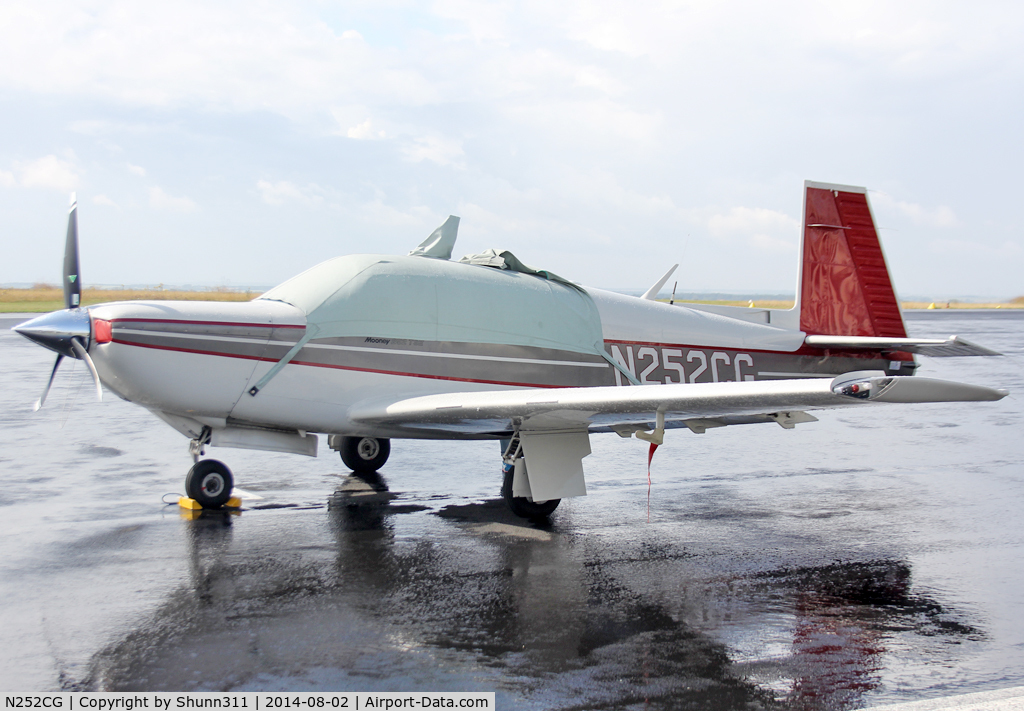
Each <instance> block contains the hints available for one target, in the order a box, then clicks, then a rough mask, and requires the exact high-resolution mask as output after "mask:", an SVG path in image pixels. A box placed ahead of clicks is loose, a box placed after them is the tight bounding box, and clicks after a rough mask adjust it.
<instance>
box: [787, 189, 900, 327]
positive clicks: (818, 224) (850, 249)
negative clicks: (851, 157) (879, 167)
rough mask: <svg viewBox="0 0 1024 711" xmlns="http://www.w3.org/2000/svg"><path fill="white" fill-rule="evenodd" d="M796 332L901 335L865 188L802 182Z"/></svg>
mask: <svg viewBox="0 0 1024 711" xmlns="http://www.w3.org/2000/svg"><path fill="white" fill-rule="evenodd" d="M804 188H805V189H806V195H805V199H804V235H803V265H802V269H801V279H800V330H802V331H805V332H806V333H808V334H827V335H832V336H885V337H889V338H905V337H906V335H907V330H906V328H905V327H904V325H903V314H902V312H901V311H900V305H899V302H898V301H897V300H896V291H895V289H893V286H892V279H890V277H889V269H888V267H887V266H886V264H885V255H884V254H883V253H882V245H881V244H880V243H879V241H878V233H877V232H876V231H875V223H874V220H873V219H872V218H871V208H870V207H869V206H868V196H867V191H866V190H865V189H864V188H853V187H849V186H847V185H828V184H825V183H813V182H811V181H807V182H805V183H804Z"/></svg>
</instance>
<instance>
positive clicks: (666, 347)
mask: <svg viewBox="0 0 1024 711" xmlns="http://www.w3.org/2000/svg"><path fill="white" fill-rule="evenodd" d="M458 225H459V218H458V217H455V216H451V217H449V218H448V220H447V221H446V222H445V223H444V224H443V225H442V226H441V227H439V228H438V229H437V230H435V231H434V232H433V233H432V234H431V235H430V237H428V238H427V239H426V240H425V241H424V242H423V243H422V244H420V245H419V247H417V248H416V249H414V250H413V251H412V252H410V253H409V254H408V255H407V256H388V255H375V254H360V255H349V256H343V257H337V258H334V259H331V260H328V261H326V262H323V263H322V264H318V265H317V266H314V267H313V268H311V269H309V270H307V271H305V272H303V273H302V274H300V275H298V276H296V277H294V278H292V279H291V280H289V281H286V282H284V283H283V284H281V285H280V286H277V287H275V288H273V289H271V290H270V291H268V292H266V293H265V294H263V295H261V296H259V297H257V298H256V299H254V300H252V301H249V302H246V303H238V302H235V303H222V302H202V301H132V302H115V303H108V304H101V305H96V306H90V307H88V308H83V307H82V306H81V304H80V301H81V293H82V280H81V272H80V269H79V259H78V222H77V205H76V203H75V202H74V196H72V205H71V211H70V216H69V219H68V232H67V242H66V246H65V254H64V276H63V279H62V281H63V285H64V300H65V306H66V308H65V309H63V310H60V311H54V312H52V313H49V314H45V315H43V316H40V317H38V318H34V319H32V320H31V321H27V322H25V323H22V324H20V325H18V326H16V327H15V328H14V330H15V331H17V332H18V333H20V334H21V335H23V336H25V337H26V338H29V339H31V340H33V341H35V342H36V343H38V344H40V345H43V346H45V347H47V348H49V349H51V350H53V351H55V352H56V353H57V359H56V362H55V363H54V365H53V371H52V372H51V373H50V380H49V382H48V383H47V385H46V388H45V389H44V390H43V394H42V396H41V397H40V398H39V401H38V402H37V403H36V409H38V408H39V407H40V406H42V404H43V402H44V401H45V399H46V395H47V393H48V392H49V389H50V386H51V385H52V383H53V379H54V376H55V375H56V373H57V369H58V367H59V366H60V364H61V361H62V360H63V359H64V358H77V359H79V360H82V361H84V362H85V364H86V366H88V369H89V371H90V373H91V374H92V378H93V380H94V382H95V385H96V395H97V397H98V398H102V386H103V385H105V386H106V387H107V389H109V390H111V391H113V392H114V393H115V394H117V395H118V396H120V397H121V398H123V399H125V400H127V401H129V402H133V403H136V404H138V405H141V406H142V407H144V408H146V409H148V410H149V411H151V412H152V413H154V414H155V415H156V416H157V417H159V418H160V419H162V420H163V421H165V422H166V423H167V424H169V425H170V426H171V427H173V428H174V429H176V430H178V431H179V432H180V433H182V434H183V435H185V436H186V437H187V438H188V439H189V440H190V441H191V443H190V452H191V453H192V456H193V460H194V466H193V467H192V468H191V470H190V471H189V472H188V475H187V477H186V480H185V481H186V491H187V493H188V495H189V496H190V497H191V498H193V499H195V500H196V501H197V502H199V503H200V504H201V505H202V506H203V507H204V508H218V507H221V506H223V505H224V504H225V503H226V502H227V500H228V498H229V497H230V494H231V489H232V486H233V483H234V480H233V476H232V473H231V471H230V470H229V469H228V467H227V466H226V465H225V464H224V463H222V462H220V461H218V460H215V459H200V457H202V456H205V447H206V446H208V445H209V446H213V447H240V448H248V449H258V450H268V451H275V452H291V453H295V454H304V455H308V456H316V454H317V448H318V443H319V438H318V436H317V435H318V434H326V435H328V438H327V441H328V446H329V447H330V448H331V449H335V450H338V451H339V452H340V454H341V458H342V460H343V461H344V463H345V464H346V465H347V466H349V467H350V468H351V469H353V470H355V471H356V472H368V471H376V470H377V469H379V468H380V467H381V466H383V465H384V463H385V462H386V461H387V459H388V455H389V453H390V440H391V439H403V438H404V439H416V438H421V439H450V440H466V439H493V440H500V441H501V444H502V452H503V454H502V460H503V472H504V474H503V482H502V495H503V497H504V498H505V500H506V501H507V503H508V505H509V507H510V508H511V509H512V511H513V512H515V513H516V514H517V515H519V516H523V517H527V518H538V517H544V516H547V515H549V514H550V513H551V512H552V511H554V509H555V507H556V506H558V503H559V501H560V500H561V499H563V498H566V497H571V496H582V495H585V494H586V481H585V478H584V473H583V459H584V457H586V456H587V455H589V454H590V451H591V450H590V435H591V434H592V433H598V432H615V433H617V434H619V435H620V436H622V437H626V438H628V437H631V436H636V437H637V438H640V439H643V440H645V441H647V442H650V443H651V454H653V450H654V447H655V446H656V445H658V444H661V443H662V442H663V438H664V435H665V430H666V429H672V428H676V429H686V430H689V431H690V432H692V433H697V434H702V433H704V432H705V431H706V430H708V429H711V428H715V427H724V426H729V425H739V424H754V423H771V422H774V423H776V424H779V425H781V426H782V427H784V428H787V429H791V428H793V427H794V426H795V425H796V424H798V423H802V422H813V421H815V420H816V418H815V417H814V416H813V415H811V414H809V413H808V410H818V409H828V408H839V407H861V406H865V405H869V404H873V403H923V402H953V401H983V400H999V399H1001V398H1002V397H1004V396H1005V395H1006V392H1005V391H1003V390H995V389H992V388H988V387H981V386H976V385H967V384H963V383H956V382H950V381H944V380H934V379H926V378H921V377H912V376H913V375H914V371H915V369H916V368H917V362H916V360H915V355H916V354H921V355H931V356H974V355H999V354H998V353H995V352H994V351H991V350H988V349H986V348H983V347H981V346H977V345H975V344H973V343H970V342H969V341H966V340H964V339H961V338H958V337H956V336H951V337H950V338H948V339H944V340H943V339H920V338H911V337H908V335H907V331H906V326H905V324H904V321H903V315H902V312H901V310H900V305H899V301H898V300H897V297H896V292H895V290H894V289H893V286H892V282H891V279H890V277H889V271H888V268H887V266H886V262H885V256H884V254H883V252H882V247H881V244H880V243H879V239H878V234H877V232H876V230H875V226H874V221H873V218H872V215H871V209H870V206H869V204H868V199H867V191H866V190H865V189H864V188H857V187H850V186H844V185H831V184H825V183H815V182H810V181H807V182H805V184H804V225H803V235H802V244H801V248H800V260H801V261H800V267H801V268H800V277H799V284H798V292H797V299H796V304H795V306H794V307H793V308H791V309H787V310H781V309H756V308H744V307H728V306H718V305H687V306H679V305H670V304H666V303H662V302H658V301H656V300H655V297H656V296H657V294H658V292H659V291H660V289H661V288H662V287H663V286H664V284H665V283H666V282H667V280H668V278H669V276H670V275H671V273H672V270H670V271H669V273H668V274H666V275H665V276H664V277H663V278H662V279H661V280H659V281H658V282H657V283H656V284H655V285H654V286H652V287H651V289H649V290H648V291H647V293H645V294H644V295H643V296H642V297H635V296H626V295H622V294H618V293H612V292H608V291H603V290H601V289H593V288H590V287H583V286H580V285H578V284H576V283H574V282H571V281H569V280H567V279H563V278H562V277H560V276H558V275H556V274H553V273H551V272H548V271H544V270H537V269H533V268H530V267H528V266H526V265H524V264H523V263H522V262H520V261H519V260H518V259H517V258H516V257H515V256H514V255H512V254H511V253H510V252H507V251H497V250H488V251H487V252H484V253H482V254H477V255H469V256H467V257H464V258H462V259H461V260H459V261H458V262H455V261H452V260H451V255H452V249H453V247H454V245H455V239H456V236H457V233H458ZM674 269H675V267H673V270H674Z"/></svg>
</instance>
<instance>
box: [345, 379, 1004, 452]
mask: <svg viewBox="0 0 1024 711" xmlns="http://www.w3.org/2000/svg"><path fill="white" fill-rule="evenodd" d="M1006 394H1007V393H1006V391H1004V390H995V389H992V388H988V387H984V386H979V385H967V384H965V383H957V382H952V381H946V380H935V379H930V378H921V377H906V376H886V375H885V374H884V373H881V372H880V371H867V372H860V373H847V374H845V375H841V376H839V377H837V378H834V379H828V378H814V379H802V380H776V381H749V382H725V383H694V384H687V385H683V384H672V385H640V386H634V387H591V388H562V389H557V390H551V389H532V388H531V389H523V390H496V391H484V392H463V393H449V394H442V395H427V396H423V397H416V398H409V399H406V400H399V401H396V402H388V403H381V402H377V403H369V402H368V403H364V404H362V405H358V406H355V407H353V408H352V409H351V410H350V411H349V415H350V417H351V418H352V420H353V421H355V422H359V423H361V424H364V425H367V426H370V427H381V428H387V429H391V430H404V431H409V432H416V431H419V432H420V433H421V435H422V434H426V433H428V432H429V433H437V434H440V433H442V432H443V433H448V434H453V435H462V436H470V437H471V436H474V435H475V436H486V435H499V434H505V433H510V432H512V431H514V430H522V431H559V430H563V431H571V430H575V431H579V430H584V431H586V430H589V431H602V430H604V431H608V430H613V431H616V432H619V433H620V434H622V435H623V436H629V434H631V433H632V432H634V431H637V430H643V429H649V424H650V423H652V422H657V423H658V424H659V425H660V426H667V427H673V426H674V427H689V429H691V430H692V431H694V432H698V433H700V432H703V431H704V430H705V429H708V428H711V427H720V426H723V425H730V424H748V423H755V422H777V423H778V424H780V425H782V426H783V427H786V428H791V427H792V426H793V425H794V424H796V423H797V422H809V421H813V420H814V419H815V418H813V417H812V416H810V415H807V414H806V413H804V412H803V411H804V410H819V409H829V408H838V407H850V406H857V405H863V404H866V403H925V402H972V401H990V400H1000V399H1002V398H1003V397H1005V395H1006ZM662 423H664V425H662Z"/></svg>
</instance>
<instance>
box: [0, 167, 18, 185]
mask: <svg viewBox="0 0 1024 711" xmlns="http://www.w3.org/2000/svg"><path fill="white" fill-rule="evenodd" d="M17 184H18V181H16V180H15V179H14V173H9V172H7V171H6V170H0V187H4V188H13V187H14V186H15V185H17Z"/></svg>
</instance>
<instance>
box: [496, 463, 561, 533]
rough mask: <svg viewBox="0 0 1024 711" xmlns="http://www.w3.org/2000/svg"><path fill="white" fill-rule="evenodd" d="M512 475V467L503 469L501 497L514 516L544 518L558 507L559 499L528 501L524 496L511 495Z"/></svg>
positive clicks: (531, 518)
mask: <svg viewBox="0 0 1024 711" xmlns="http://www.w3.org/2000/svg"><path fill="white" fill-rule="evenodd" d="M514 475H515V470H514V469H511V468H510V469H508V470H506V471H505V476H504V478H503V479H502V482H501V498H503V499H505V503H506V504H508V507H509V509H510V510H511V511H512V513H514V514H515V515H516V516H519V517H521V518H527V519H530V520H531V521H536V520H538V519H546V518H547V517H548V516H550V515H551V514H552V513H553V512H554V510H555V509H557V508H558V505H559V504H560V503H562V500H561V499H549V500H547V501H530V500H529V499H528V498H526V497H525V496H513V495H512V477H513V476H514Z"/></svg>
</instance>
